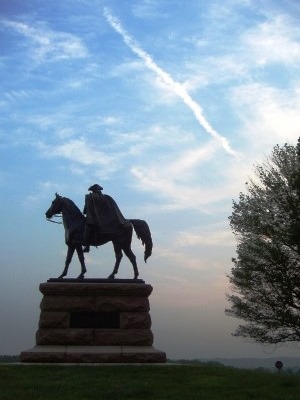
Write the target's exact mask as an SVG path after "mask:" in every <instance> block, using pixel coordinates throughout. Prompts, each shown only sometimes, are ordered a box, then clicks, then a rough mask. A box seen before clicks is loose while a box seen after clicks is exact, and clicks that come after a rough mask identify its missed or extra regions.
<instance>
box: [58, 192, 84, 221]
mask: <svg viewBox="0 0 300 400" xmlns="http://www.w3.org/2000/svg"><path fill="white" fill-rule="evenodd" d="M62 200H63V201H64V203H65V204H66V205H67V207H68V210H69V211H72V212H73V213H75V214H78V215H80V216H82V217H83V214H82V212H81V211H80V210H79V208H78V207H77V206H76V204H75V203H74V201H73V200H71V199H69V198H68V197H63V198H62Z"/></svg>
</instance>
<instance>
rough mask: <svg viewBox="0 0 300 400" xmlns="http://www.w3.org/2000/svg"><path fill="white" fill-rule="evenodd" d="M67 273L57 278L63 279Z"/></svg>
mask: <svg viewBox="0 0 300 400" xmlns="http://www.w3.org/2000/svg"><path fill="white" fill-rule="evenodd" d="M65 276H66V275H59V277H58V278H57V279H63V278H64V277H65Z"/></svg>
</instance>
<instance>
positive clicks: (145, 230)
mask: <svg viewBox="0 0 300 400" xmlns="http://www.w3.org/2000/svg"><path fill="white" fill-rule="evenodd" d="M129 221H130V222H131V223H132V225H133V228H134V231H135V233H136V236H137V237H138V239H140V240H141V241H142V243H143V246H145V252H144V260H145V262H147V259H148V258H149V257H150V256H151V254H152V248H153V242H152V237H151V232H150V228H149V226H148V224H147V222H146V221H144V220H142V219H130V220H129Z"/></svg>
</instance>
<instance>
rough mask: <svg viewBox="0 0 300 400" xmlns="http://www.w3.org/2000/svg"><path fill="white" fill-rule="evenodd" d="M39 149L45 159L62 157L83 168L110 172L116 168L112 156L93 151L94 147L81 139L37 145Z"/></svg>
mask: <svg viewBox="0 0 300 400" xmlns="http://www.w3.org/2000/svg"><path fill="white" fill-rule="evenodd" d="M39 148H40V149H41V150H42V152H43V155H44V156H46V157H62V158H66V159H68V160H71V161H74V162H77V163H79V164H82V165H85V166H91V165H95V166H98V167H99V166H101V167H105V168H106V169H111V170H114V169H115V168H116V167H117V165H116V164H117V163H116V160H115V159H114V157H113V156H109V155H107V154H106V153H104V152H103V151H101V150H97V149H95V147H94V146H90V145H89V144H87V143H86V142H85V141H84V140H83V139H74V140H69V141H67V142H65V143H63V144H57V145H53V146H50V145H45V144H39Z"/></svg>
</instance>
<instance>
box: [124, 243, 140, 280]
mask: <svg viewBox="0 0 300 400" xmlns="http://www.w3.org/2000/svg"><path fill="white" fill-rule="evenodd" d="M122 250H123V251H124V253H125V254H126V256H127V257H128V258H129V261H130V262H131V264H132V266H133V271H134V279H137V278H138V276H139V270H138V267H137V263H136V256H135V255H134V253H133V251H132V250H131V247H130V246H129V247H126V248H124V247H123V248H122Z"/></svg>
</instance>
